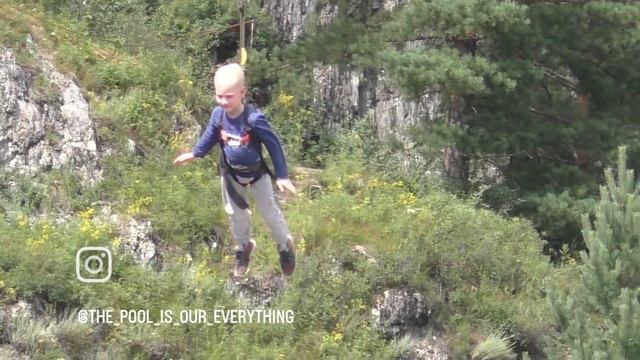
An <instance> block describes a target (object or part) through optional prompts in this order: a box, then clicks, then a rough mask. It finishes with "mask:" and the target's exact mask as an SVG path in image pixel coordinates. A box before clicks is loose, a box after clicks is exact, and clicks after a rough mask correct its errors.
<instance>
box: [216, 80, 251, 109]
mask: <svg viewBox="0 0 640 360" xmlns="http://www.w3.org/2000/svg"><path fill="white" fill-rule="evenodd" d="M215 86H216V101H217V102H218V105H220V106H221V107H222V109H223V110H224V111H225V112H226V113H227V114H229V115H231V116H232V117H235V116H237V115H239V114H240V112H241V110H242V99H244V95H245V93H246V90H245V88H244V86H242V84H237V83H233V82H225V81H216V83H215Z"/></svg>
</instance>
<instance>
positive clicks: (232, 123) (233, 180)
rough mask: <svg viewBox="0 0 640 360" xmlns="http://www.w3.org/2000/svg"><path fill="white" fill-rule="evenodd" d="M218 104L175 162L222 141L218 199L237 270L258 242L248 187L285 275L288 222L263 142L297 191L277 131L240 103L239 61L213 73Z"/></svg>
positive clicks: (291, 256) (282, 185)
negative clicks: (192, 144)
mask: <svg viewBox="0 0 640 360" xmlns="http://www.w3.org/2000/svg"><path fill="white" fill-rule="evenodd" d="M214 85H215V92H216V101H217V103H218V104H219V105H220V106H217V107H215V108H214V109H213V111H212V112H211V119H210V120H209V126H208V127H207V129H206V131H205V132H204V133H203V134H202V136H201V137H200V139H199V140H198V143H197V144H196V146H195V147H194V148H193V151H192V152H189V153H184V154H182V155H180V156H178V157H177V158H176V159H175V160H174V161H173V163H174V164H184V163H188V162H190V161H192V160H193V159H195V158H201V157H204V156H205V155H206V154H207V153H208V152H209V151H210V150H211V149H212V148H213V146H214V145H216V144H220V147H221V156H220V162H219V164H220V173H221V183H222V201H223V203H224V209H225V211H226V212H227V214H229V217H230V220H231V234H232V235H233V237H234V239H235V240H236V244H237V245H236V264H235V268H234V271H233V273H234V275H235V276H242V275H244V274H246V273H247V271H248V270H249V261H250V259H251V252H252V251H253V249H254V247H255V246H256V243H255V241H254V240H253V239H251V217H250V212H249V209H248V207H249V206H248V203H247V189H250V190H251V192H252V193H253V196H254V198H255V200H256V207H257V208H258V211H259V212H260V214H261V215H262V217H263V218H264V220H265V222H266V223H267V225H268V226H269V227H270V228H271V231H272V233H273V237H274V238H275V240H276V241H277V243H278V252H279V254H280V266H281V268H282V273H283V274H284V275H287V276H288V275H291V274H292V273H293V271H294V270H295V266H296V262H295V249H294V245H293V239H292V237H291V234H290V233H289V229H288V226H287V222H286V220H285V218H284V214H283V213H282V211H281V210H280V207H279V206H278V204H277V203H276V200H275V197H274V193H273V185H272V183H271V176H269V175H270V171H269V169H268V167H267V166H266V164H265V162H264V158H263V157H262V144H264V145H265V146H266V147H267V150H268V151H269V154H270V155H271V159H272V160H273V165H274V168H275V177H276V185H277V186H278V188H279V189H280V191H284V190H285V189H286V190H288V191H290V192H292V193H293V194H295V193H296V189H295V187H294V186H293V184H292V183H291V181H290V180H289V177H288V170H287V162H286V160H285V157H284V152H283V151H282V146H281V144H280V140H279V139H278V137H277V135H276V134H275V133H274V132H273V130H272V129H271V127H270V126H269V123H268V122H267V119H266V117H265V115H264V114H263V113H261V112H260V111H258V110H257V109H256V108H255V107H254V106H252V105H248V104H244V96H245V95H246V91H247V90H246V88H245V84H244V72H243V69H242V67H241V66H240V65H238V64H228V65H224V66H222V67H220V68H219V69H218V70H217V71H216V73H215V76H214Z"/></svg>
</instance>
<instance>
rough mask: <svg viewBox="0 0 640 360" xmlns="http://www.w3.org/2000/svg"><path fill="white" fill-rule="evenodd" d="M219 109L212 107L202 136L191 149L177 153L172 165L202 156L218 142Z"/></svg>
mask: <svg viewBox="0 0 640 360" xmlns="http://www.w3.org/2000/svg"><path fill="white" fill-rule="evenodd" d="M220 111H222V109H221V108H218V107H216V108H214V109H213V111H212V112H211V118H210V119H209V125H208V126H207V129H206V130H205V131H204V133H202V136H200V139H198V143H197V144H196V146H194V147H193V151H192V152H188V153H184V154H181V155H179V156H178V157H177V158H175V160H173V164H174V165H180V164H186V163H189V162H191V161H193V160H194V159H195V158H201V157H204V156H205V155H207V153H208V152H209V151H211V149H212V148H213V147H214V146H215V145H216V144H217V143H218V140H219V139H220V128H219V126H218V118H219V116H220V114H219V112H220Z"/></svg>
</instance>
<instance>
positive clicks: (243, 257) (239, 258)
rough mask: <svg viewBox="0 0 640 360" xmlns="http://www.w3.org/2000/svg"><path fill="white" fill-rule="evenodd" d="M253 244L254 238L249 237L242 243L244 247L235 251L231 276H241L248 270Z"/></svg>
mask: <svg viewBox="0 0 640 360" xmlns="http://www.w3.org/2000/svg"><path fill="white" fill-rule="evenodd" d="M255 246H256V242H255V240H253V239H251V240H249V242H248V243H247V244H245V245H244V249H242V250H237V251H236V266H235V267H234V268H233V276H243V275H245V274H246V273H247V271H249V261H250V260H251V252H252V251H253V248H254V247H255Z"/></svg>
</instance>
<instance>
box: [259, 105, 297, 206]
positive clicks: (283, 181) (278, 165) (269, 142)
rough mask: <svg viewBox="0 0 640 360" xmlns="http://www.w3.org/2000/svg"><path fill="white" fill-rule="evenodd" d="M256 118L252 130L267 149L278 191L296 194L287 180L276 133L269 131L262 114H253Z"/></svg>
mask: <svg viewBox="0 0 640 360" xmlns="http://www.w3.org/2000/svg"><path fill="white" fill-rule="evenodd" d="M255 114H256V116H255V118H254V119H252V120H254V121H253V130H254V131H255V132H256V134H257V135H258V137H259V138H260V139H261V140H262V143H264V145H265V146H266V147H267V150H268V151H269V155H271V160H272V161H273V167H274V168H275V175H276V185H277V186H278V190H280V191H284V190H289V191H291V192H292V193H293V194H295V193H296V188H295V186H293V183H292V182H291V180H290V179H289V170H288V168H287V160H286V159H285V157H284V151H282V144H281V143H280V139H279V138H278V136H277V135H276V133H275V132H274V131H273V129H271V126H269V123H268V122H267V119H266V118H265V115H264V114H262V113H255ZM250 122H251V121H250Z"/></svg>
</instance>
